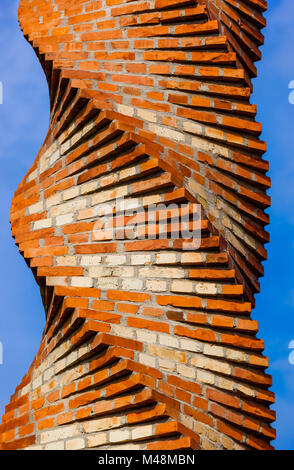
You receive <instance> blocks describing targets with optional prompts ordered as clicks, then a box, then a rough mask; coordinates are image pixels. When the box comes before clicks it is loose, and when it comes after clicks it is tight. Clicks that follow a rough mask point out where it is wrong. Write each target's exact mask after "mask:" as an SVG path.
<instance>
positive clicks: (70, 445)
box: [65, 437, 86, 450]
mask: <svg viewBox="0 0 294 470" xmlns="http://www.w3.org/2000/svg"><path fill="white" fill-rule="evenodd" d="M85 447H86V444H85V441H84V439H82V438H81V437H77V438H75V439H70V440H68V441H66V443H65V450H79V449H84V448H85Z"/></svg>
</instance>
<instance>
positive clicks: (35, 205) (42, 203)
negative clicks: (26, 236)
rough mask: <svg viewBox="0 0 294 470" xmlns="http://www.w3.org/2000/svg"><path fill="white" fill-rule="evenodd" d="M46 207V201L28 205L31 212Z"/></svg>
mask: <svg viewBox="0 0 294 470" xmlns="http://www.w3.org/2000/svg"><path fill="white" fill-rule="evenodd" d="M43 209H44V202H43V201H40V202H37V203H36V204H33V205H32V206H30V207H28V212H29V214H30V215H31V214H36V213H37V212H41V211H42V210H43Z"/></svg>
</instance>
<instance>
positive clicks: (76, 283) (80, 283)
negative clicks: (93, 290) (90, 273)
mask: <svg viewBox="0 0 294 470" xmlns="http://www.w3.org/2000/svg"><path fill="white" fill-rule="evenodd" d="M71 286H73V287H92V286H93V279H92V278H91V277H85V276H80V277H79V276H74V277H72V278H71Z"/></svg>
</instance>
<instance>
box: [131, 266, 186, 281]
mask: <svg viewBox="0 0 294 470" xmlns="http://www.w3.org/2000/svg"><path fill="white" fill-rule="evenodd" d="M139 276H140V277H146V278H148V279H150V278H151V279H152V278H155V277H159V278H171V279H172V278H177V279H181V278H183V277H184V276H185V272H184V270H183V269H182V268H160V267H157V266H152V267H145V268H140V269H139Z"/></svg>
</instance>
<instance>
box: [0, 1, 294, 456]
mask: <svg viewBox="0 0 294 470" xmlns="http://www.w3.org/2000/svg"><path fill="white" fill-rule="evenodd" d="M17 4H18V0H17V1H16V0H1V6H0V31H1V34H0V50H1V60H0V81H2V82H3V86H4V103H3V105H1V106H0V168H1V170H0V257H1V270H0V312H1V314H0V341H2V343H3V347H4V363H3V365H0V414H2V412H3V410H4V406H5V404H7V403H8V401H9V397H10V394H11V393H13V391H14V388H15V386H16V385H18V383H19V381H20V378H21V377H22V376H23V375H24V373H25V372H26V371H27V369H28V367H29V365H30V363H31V361H32V360H33V358H34V355H35V353H36V351H37V348H38V346H39V342H40V338H41V333H42V329H43V326H44V310H43V306H42V302H41V298H40V294H39V290H38V287H37V286H36V284H35V282H34V279H33V276H32V274H31V272H30V270H29V269H28V268H27V267H26V264H25V262H24V260H23V259H22V257H21V256H20V255H19V254H18V250H17V248H16V247H15V245H14V242H13V240H12V238H11V235H10V225H9V209H10V201H11V198H12V196H13V192H14V190H15V189H16V187H17V185H18V184H19V182H20V181H21V180H22V178H23V176H24V174H25V172H26V171H27V170H28V169H29V167H30V166H31V164H32V162H33V160H34V158H35V156H36V154H37V152H38V150H39V148H40V146H41V144H42V142H43V140H44V137H45V134H46V131H47V128H48V117H49V102H48V91H47V84H46V80H45V77H44V75H43V72H42V69H41V67H40V65H39V62H38V60H37V58H36V57H35V54H34V52H33V50H32V49H31V47H30V46H29V45H28V44H27V43H26V41H25V40H24V39H23V36H22V34H21V32H20V30H19V27H18V24H17ZM269 8H270V9H269V12H268V13H267V15H266V16H267V21H268V27H267V28H266V30H264V32H265V46H264V47H263V48H262V53H263V60H262V62H260V63H258V64H257V67H258V79H255V80H254V90H255V92H254V96H253V98H252V100H251V101H252V103H256V104H257V105H258V120H259V121H261V122H262V123H263V138H264V139H265V140H266V141H267V143H268V152H267V154H266V157H265V158H266V159H268V160H269V161H270V173H269V175H270V177H271V179H272V189H271V191H270V195H271V197H272V207H271V209H270V215H271V225H270V233H271V243H270V245H269V246H268V248H269V259H268V261H267V262H266V263H265V278H264V279H262V280H261V294H259V295H258V296H257V305H256V309H255V310H254V311H253V318H254V319H256V320H258V321H259V322H260V333H259V337H261V338H262V339H264V340H265V344H266V349H265V354H266V355H268V356H269V358H270V369H269V372H270V373H272V375H273V377H274V385H273V391H274V392H275V393H276V405H275V409H276V411H277V422H276V429H277V434H278V438H277V440H276V441H275V446H276V447H277V448H278V449H292V450H293V449H294V398H293V397H294V365H290V363H289V360H288V358H289V354H290V352H291V350H290V349H289V343H290V341H292V340H294V321H293V316H294V209H293V204H294V183H293V182H294V158H293V149H294V105H291V104H290V103H289V99H288V97H289V93H290V91H291V90H289V88H288V87H289V82H290V81H291V80H294V48H293V44H294V2H293V0H271V1H270V2H269Z"/></svg>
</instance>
